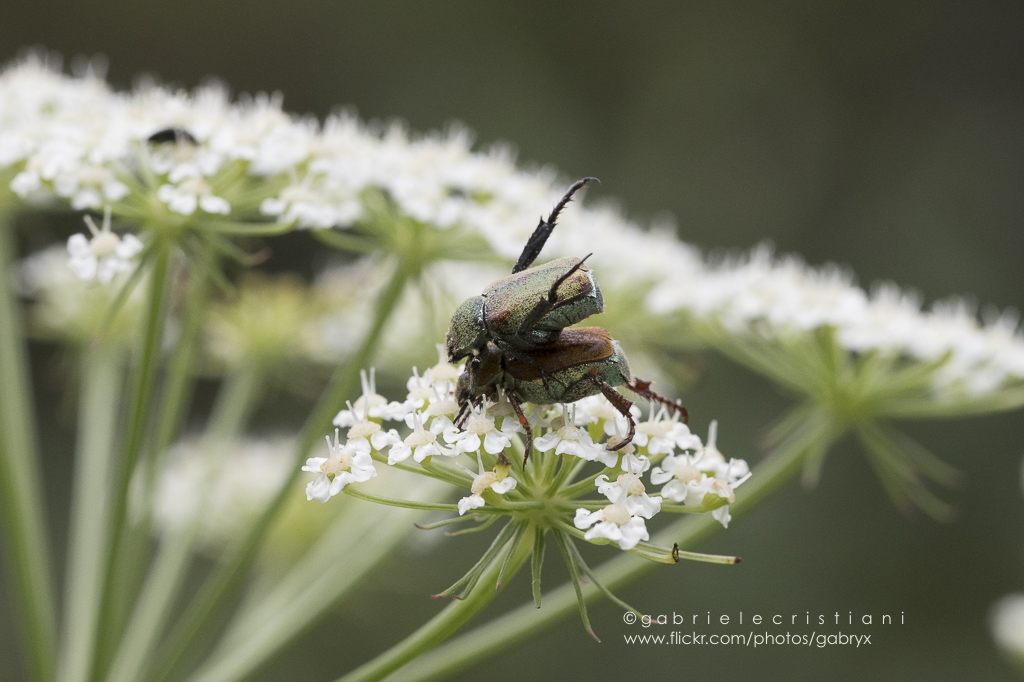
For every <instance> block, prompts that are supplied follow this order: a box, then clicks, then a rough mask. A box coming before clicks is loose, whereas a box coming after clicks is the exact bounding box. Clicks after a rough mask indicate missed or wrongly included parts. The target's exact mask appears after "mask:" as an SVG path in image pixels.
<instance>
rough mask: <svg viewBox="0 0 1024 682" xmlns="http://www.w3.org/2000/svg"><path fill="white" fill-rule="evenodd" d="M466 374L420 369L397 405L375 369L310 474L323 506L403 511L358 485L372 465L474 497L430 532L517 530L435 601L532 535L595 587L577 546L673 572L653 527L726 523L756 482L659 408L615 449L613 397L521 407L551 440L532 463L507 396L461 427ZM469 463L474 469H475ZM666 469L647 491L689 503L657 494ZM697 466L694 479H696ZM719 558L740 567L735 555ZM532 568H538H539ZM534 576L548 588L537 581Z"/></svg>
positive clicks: (539, 442) (480, 408) (505, 533)
mask: <svg viewBox="0 0 1024 682" xmlns="http://www.w3.org/2000/svg"><path fill="white" fill-rule="evenodd" d="M457 376H458V368H456V367H454V366H452V365H449V364H447V363H445V362H443V361H441V362H439V363H438V365H436V366H434V367H431V368H430V369H428V370H426V371H425V372H424V373H423V374H420V373H418V372H415V371H414V374H413V376H412V377H411V378H410V379H409V381H408V386H409V394H408V396H407V398H406V400H405V401H403V402H396V401H391V402H389V401H388V400H387V399H386V398H384V397H383V396H380V395H378V394H377V393H376V390H375V387H374V385H373V381H372V371H371V373H370V375H369V377H368V376H367V375H366V373H365V372H364V374H363V395H362V396H361V397H360V398H359V400H357V401H356V403H355V404H354V405H352V404H350V405H349V408H348V409H347V410H343V411H342V412H341V413H339V414H338V416H337V417H336V418H335V424H337V425H339V426H349V427H350V428H349V431H348V440H347V441H346V442H344V443H343V442H341V441H340V440H339V435H338V434H339V433H340V429H337V430H335V439H334V441H333V442H331V441H330V439H328V446H329V455H330V456H329V457H326V458H325V457H312V458H310V459H309V460H308V461H307V462H306V466H304V467H303V470H304V471H309V472H312V473H315V474H317V478H316V479H315V480H313V481H310V482H309V484H308V486H307V488H306V494H307V497H308V498H309V499H310V500H314V499H315V500H318V501H320V502H326V501H327V500H329V499H330V498H331V497H332V496H334V495H337V494H339V493H340V492H342V491H346V492H348V493H350V494H352V495H354V496H356V497H359V498H362V499H366V500H370V501H375V502H379V503H383V504H390V505H398V506H404V505H405V504H406V503H404V501H403V500H396V499H391V498H382V497H379V496H377V495H372V494H369V493H367V492H365V491H362V490H359V489H358V487H357V486H358V484H359V483H361V482H364V481H366V480H368V479H369V478H370V477H371V476H374V475H375V474H376V471H375V469H374V467H373V464H372V462H374V461H375V462H378V463H381V464H388V465H391V466H398V467H401V468H403V469H404V470H406V471H411V472H415V473H419V474H422V475H425V476H430V477H433V478H439V479H442V480H446V481H448V482H449V483H453V484H455V485H457V486H459V487H462V488H465V489H466V490H468V494H467V495H465V496H463V497H462V498H461V499H460V500H459V501H458V504H436V505H433V506H431V507H430V508H432V509H436V510H439V511H440V510H443V511H450V512H453V513H456V514H457V516H455V517H453V518H450V519H447V520H444V521H441V522H439V523H435V524H433V525H431V526H428V528H436V527H439V526H444V525H449V524H452V523H460V522H471V521H476V522H477V523H479V524H480V525H479V526H478V527H479V528H480V529H483V528H485V527H488V526H490V525H491V524H493V523H494V522H495V521H497V520H499V519H501V518H502V517H506V518H507V519H508V523H507V524H506V526H505V527H504V529H503V530H502V531H501V532H500V533H499V534H498V537H497V539H496V540H495V544H494V545H492V547H491V549H490V550H489V551H488V554H487V555H485V557H484V558H483V559H481V563H479V564H477V566H475V567H474V569H473V570H471V571H470V572H469V573H468V574H467V575H466V576H465V577H464V578H463V579H462V580H460V581H459V582H457V583H456V584H455V585H453V586H452V587H451V588H449V589H448V590H445V591H444V592H442V593H441V594H440V595H436V596H448V595H452V596H457V597H461V596H465V595H466V594H467V593H468V592H469V590H471V589H472V588H473V587H474V586H475V585H476V582H477V578H478V577H479V574H480V573H481V571H482V566H483V565H485V564H486V563H488V562H489V561H492V560H496V559H499V558H501V557H502V556H505V559H504V560H505V561H506V562H507V561H508V557H509V556H511V554H512V553H513V552H515V551H516V550H517V547H518V546H519V544H520V542H521V541H523V538H524V537H527V536H528V537H530V538H534V542H535V544H534V552H537V551H538V549H537V548H538V547H543V538H544V537H545V536H546V535H547V534H549V533H550V534H553V535H554V537H555V539H556V541H557V544H558V546H559V548H560V549H562V550H563V551H562V553H563V556H564V557H565V559H566V561H567V562H568V564H569V568H570V574H571V575H572V576H573V577H574V580H578V579H579V578H580V576H583V575H586V576H589V577H590V578H591V579H592V580H593V579H594V578H593V576H592V575H591V574H590V572H589V569H588V568H587V567H586V564H585V563H584V562H583V560H582V557H581V556H580V554H579V552H578V551H577V549H576V547H575V544H574V543H575V541H578V540H583V541H586V542H591V543H593V544H614V545H616V546H618V547H619V548H620V549H622V550H625V551H629V552H632V553H634V554H637V555H638V556H641V557H644V558H647V559H651V560H654V561H660V562H664V563H673V562H675V561H676V560H678V556H679V554H678V550H677V548H675V547H658V546H656V545H652V544H650V543H649V542H648V541H649V540H650V535H649V533H648V530H647V522H648V521H650V520H651V519H653V518H654V516H655V515H657V514H658V513H659V512H662V511H668V512H675V513H694V512H697V513H700V512H709V513H712V514H713V515H714V516H715V518H716V519H718V520H719V521H721V523H722V525H723V526H724V525H727V524H728V520H729V516H728V511H727V509H728V505H729V503H730V502H735V500H736V497H735V493H734V492H733V488H735V486H737V485H739V484H740V483H742V482H743V481H744V480H746V478H747V477H749V475H750V474H749V468H748V467H747V464H746V462H744V461H743V460H738V459H731V460H729V461H728V462H726V461H725V459H724V458H723V457H722V455H721V453H719V452H718V450H717V448H716V447H715V442H714V441H715V426H714V425H713V426H712V435H711V439H710V441H709V443H708V445H707V446H704V445H703V444H702V443H701V439H700V438H699V437H698V436H696V435H694V434H693V433H691V432H690V430H689V428H688V427H687V425H686V424H684V423H682V422H680V421H678V420H677V419H676V418H675V417H673V416H669V415H668V414H667V413H666V411H665V410H662V409H658V410H656V411H655V410H654V408H652V413H651V418H650V419H649V420H647V421H645V422H643V425H642V427H641V428H639V429H638V436H639V437H637V438H635V439H634V442H633V444H631V445H629V446H627V447H625V448H622V449H621V450H619V451H616V450H610V449H609V446H611V445H615V444H616V443H617V442H618V440H619V436H618V435H617V434H618V433H619V432H620V430H621V425H619V424H617V423H615V422H616V420H617V419H618V418H619V415H618V413H617V412H616V411H615V409H614V408H613V407H612V406H611V405H610V404H609V403H608V402H607V399H606V398H604V396H594V397H591V398H587V399H585V400H581V401H578V402H576V403H573V404H571V405H563V404H555V405H530V404H528V403H527V404H524V405H523V406H522V407H523V410H524V411H525V412H527V413H529V414H530V415H531V417H532V419H533V421H534V423H536V424H538V425H540V427H541V429H542V431H543V433H542V434H541V435H540V436H539V437H537V438H535V439H534V447H535V452H533V453H532V454H531V456H530V457H529V458H528V459H526V458H524V455H525V454H526V453H524V451H523V448H524V445H523V441H524V440H525V438H523V429H522V427H521V426H520V424H519V422H518V420H517V419H516V417H515V413H514V411H513V409H512V407H511V405H510V404H509V402H508V400H507V399H506V398H505V396H503V395H501V391H500V390H499V391H497V395H496V396H495V397H496V402H492V401H491V400H489V399H487V398H484V399H481V401H480V402H479V404H476V405H472V406H471V409H470V410H469V412H468V414H466V415H465V419H463V420H457V421H453V418H455V417H456V415H457V412H458V404H457V403H456V401H455V393H454V392H455V381H454V380H455V378H456V377H457ZM385 421H390V422H402V423H404V424H405V425H406V427H407V429H408V435H406V436H405V437H404V438H403V437H401V436H400V435H399V433H398V432H397V431H396V430H395V429H388V430H385V429H384V428H383V427H382V426H381V424H382V423H383V422H385ZM371 434H372V435H371ZM367 436H369V438H368V437H367ZM466 459H469V460H470V461H473V463H475V465H476V466H475V468H472V469H471V468H470V467H469V466H467V465H466V464H465V463H464V462H465V461H466ZM524 460H525V461H524ZM657 463H661V464H663V465H665V468H662V467H661V466H658V467H655V468H654V469H653V472H652V473H651V475H650V478H649V484H650V485H658V484H661V483H665V484H666V485H665V488H664V491H663V495H668V496H669V497H671V499H672V500H675V501H676V502H678V503H680V504H670V505H663V504H662V500H663V499H664V497H663V495H656V496H651V495H648V493H647V487H646V485H645V483H644V478H645V476H646V474H647V472H648V471H651V470H652V465H654V464H657ZM588 466H589V467H591V470H587V469H586V468H587V467H588ZM691 468H692V469H693V472H694V473H693V475H687V472H689V470H690V469H691ZM679 476H682V478H679ZM595 493H596V496H595ZM407 504H408V506H410V507H413V508H420V509H422V508H424V506H423V505H422V504H413V503H407ZM536 538H540V539H539V540H538V539H536ZM690 556H692V557H693V558H699V557H700V555H690ZM712 560H715V561H717V562H719V563H735V562H736V561H738V559H736V558H733V557H714V558H712ZM534 570H535V571H539V562H535V563H534ZM534 579H535V581H536V580H539V574H538V575H535V578H534ZM537 596H538V598H539V594H538V595H537ZM583 613H584V622H585V624H586V627H587V629H588V631H590V626H589V624H587V621H586V613H585V611H584V612H583ZM591 634H593V633H592V631H591Z"/></svg>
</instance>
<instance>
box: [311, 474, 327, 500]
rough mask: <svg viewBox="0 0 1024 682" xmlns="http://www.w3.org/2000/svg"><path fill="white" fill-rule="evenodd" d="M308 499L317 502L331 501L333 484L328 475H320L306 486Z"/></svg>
mask: <svg viewBox="0 0 1024 682" xmlns="http://www.w3.org/2000/svg"><path fill="white" fill-rule="evenodd" d="M306 499H307V500H316V501H317V502H326V501H327V500H329V499H331V482H330V481H329V480H328V479H327V474H320V475H319V476H317V477H316V480H314V481H310V482H309V483H307V484H306Z"/></svg>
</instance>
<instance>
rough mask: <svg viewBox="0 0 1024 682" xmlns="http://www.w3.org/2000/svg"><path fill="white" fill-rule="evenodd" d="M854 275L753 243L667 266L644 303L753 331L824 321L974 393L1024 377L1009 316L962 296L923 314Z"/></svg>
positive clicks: (914, 304) (912, 298) (1021, 340)
mask: <svg viewBox="0 0 1024 682" xmlns="http://www.w3.org/2000/svg"><path fill="white" fill-rule="evenodd" d="M853 279H854V278H853V275H852V274H851V273H850V272H848V271H846V270H843V269H841V268H839V267H835V266H831V267H824V268H821V269H814V268H811V267H809V266H807V265H806V264H804V263H803V262H802V261H800V260H799V259H798V258H795V257H787V258H776V257H775V256H774V254H773V253H772V250H771V249H770V248H769V247H767V246H761V247H758V248H756V249H754V250H753V251H752V252H751V253H750V254H749V255H747V256H745V257H742V258H735V259H732V260H727V261H724V262H721V263H719V264H717V265H714V266H705V267H702V268H700V269H698V270H696V271H686V270H682V269H680V270H679V271H676V272H675V273H672V274H671V275H670V276H668V277H666V278H665V279H663V280H661V281H660V282H659V283H658V284H657V286H655V287H654V289H653V290H652V291H651V292H650V294H649V296H648V298H647V304H648V307H649V308H650V310H651V311H652V312H655V313H657V314H667V313H672V312H685V313H688V314H690V315H692V316H694V317H695V318H697V319H703V320H712V321H715V322H718V323H720V324H722V325H723V326H724V327H725V328H726V329H727V330H729V331H731V332H735V333H754V334H756V335H757V336H759V337H764V336H766V335H767V336H769V337H776V338H781V339H786V338H787V337H788V338H792V337H793V336H794V335H796V334H800V333H802V332H806V331H809V330H813V329H817V328H820V327H832V328H834V329H835V330H836V334H837V339H838V341H839V343H840V344H841V345H842V346H843V347H844V348H846V349H847V350H849V351H852V352H855V353H864V352H869V351H878V352H881V353H883V354H896V355H901V356H905V357H908V358H912V359H915V360H920V361H924V362H929V363H931V362H940V361H942V362H943V364H942V366H941V369H940V371H939V372H938V373H937V374H936V389H949V390H955V391H963V392H966V393H967V394H970V395H982V394H986V393H990V392H992V391H994V390H996V389H998V388H1000V387H1001V386H1002V385H1003V384H1005V383H1006V382H1008V381H1013V380H1016V381H1019V380H1021V379H1024V336H1022V334H1021V331H1020V328H1019V325H1018V322H1019V320H1018V317H1017V315H1016V314H1015V313H1004V314H1002V315H998V314H990V315H988V316H987V320H986V323H985V324H980V323H979V322H978V320H977V316H976V315H975V313H974V311H973V309H972V308H971V307H970V306H969V305H968V304H967V303H965V302H964V301H962V300H953V301H948V302H940V303H936V304H935V305H934V306H933V308H932V309H931V310H930V311H927V312H923V311H922V309H921V300H920V297H918V296H917V295H915V294H913V293H910V292H906V291H902V290H900V289H899V288H898V287H897V286H896V285H894V284H882V285H879V286H877V287H876V288H875V289H874V290H873V291H872V293H871V294H868V293H867V292H865V291H864V290H863V289H861V288H860V287H858V286H856V285H855V284H854V281H853Z"/></svg>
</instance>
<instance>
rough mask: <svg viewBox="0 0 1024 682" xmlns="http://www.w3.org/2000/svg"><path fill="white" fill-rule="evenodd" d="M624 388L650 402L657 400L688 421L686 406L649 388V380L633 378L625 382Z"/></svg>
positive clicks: (688, 414) (684, 421)
mask: <svg viewBox="0 0 1024 682" xmlns="http://www.w3.org/2000/svg"><path fill="white" fill-rule="evenodd" d="M626 388H628V389H629V390H631V391H633V393H636V394H637V395H638V396H641V397H644V398H647V399H648V400H650V401H651V402H659V403H661V404H662V405H664V406H665V407H667V408H669V409H670V410H675V411H676V412H678V413H679V416H680V417H682V418H683V423H684V424H689V423H690V413H689V412H687V411H686V408H685V407H683V406H682V405H680V404H679V403H677V402H676V401H674V400H669V399H668V398H666V397H664V396H660V395H658V394H657V393H655V392H654V391H652V390H651V382H650V381H644V380H643V379H637V378H636V377H633V379H632V380H631V381H630V382H629V383H628V384H626Z"/></svg>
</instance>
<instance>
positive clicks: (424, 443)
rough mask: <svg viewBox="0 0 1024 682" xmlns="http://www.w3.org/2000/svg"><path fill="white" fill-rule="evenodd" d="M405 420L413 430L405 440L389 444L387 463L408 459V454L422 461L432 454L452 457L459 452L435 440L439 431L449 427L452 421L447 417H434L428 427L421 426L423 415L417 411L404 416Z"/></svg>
mask: <svg viewBox="0 0 1024 682" xmlns="http://www.w3.org/2000/svg"><path fill="white" fill-rule="evenodd" d="M405 422H406V423H407V424H408V425H409V427H410V428H411V429H412V430H413V431H412V433H410V434H409V435H408V436H406V437H405V440H403V441H401V442H399V443H395V444H394V445H392V446H391V450H389V451H388V464H397V463H398V462H401V461H403V460H406V459H408V458H409V456H410V455H411V456H412V458H413V459H414V460H416V461H417V462H422V461H423V460H425V459H426V458H427V457H432V456H434V455H442V456H444V457H454V456H456V455H458V454H459V453H458V451H457V450H455V449H452V448H447V447H445V446H443V445H441V443H439V442H438V440H437V436H438V434H439V433H442V432H444V431H445V430H446V429H449V428H451V425H452V421H451V420H450V419H448V418H447V417H434V418H433V419H432V420H431V422H430V428H429V429H425V428H423V416H422V415H421V414H420V413H419V412H413V413H412V414H410V415H409V416H408V417H406V418H405Z"/></svg>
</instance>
